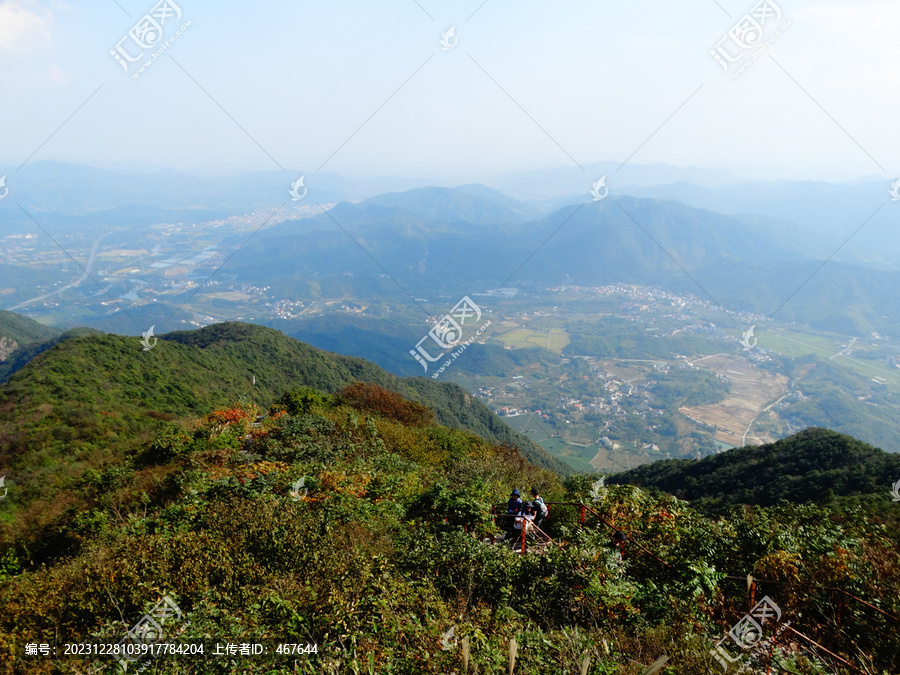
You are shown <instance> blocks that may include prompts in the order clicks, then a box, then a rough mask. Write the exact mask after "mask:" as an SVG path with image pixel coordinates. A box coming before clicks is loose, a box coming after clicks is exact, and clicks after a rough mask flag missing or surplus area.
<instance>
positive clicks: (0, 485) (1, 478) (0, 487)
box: [0, 474, 9, 499]
mask: <svg viewBox="0 0 900 675" xmlns="http://www.w3.org/2000/svg"><path fill="white" fill-rule="evenodd" d="M5 482H6V474H3V475H2V476H0V490H3V494H2V495H0V499H6V494H7V493H8V492H9V488H8V487H6V485H4V483H5Z"/></svg>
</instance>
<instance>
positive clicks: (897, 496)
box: [0, 480, 900, 502]
mask: <svg viewBox="0 0 900 675" xmlns="http://www.w3.org/2000/svg"><path fill="white" fill-rule="evenodd" d="M0 485H2V483H0ZM891 497H893V498H894V499H893V500H892V501H895V502H900V480H898V481H897V482H896V483H894V489H893V491H892V492H891Z"/></svg>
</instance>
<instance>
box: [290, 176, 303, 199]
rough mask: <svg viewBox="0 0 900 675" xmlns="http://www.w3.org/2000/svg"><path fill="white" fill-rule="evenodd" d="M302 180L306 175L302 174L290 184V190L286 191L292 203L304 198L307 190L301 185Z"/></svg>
mask: <svg viewBox="0 0 900 675" xmlns="http://www.w3.org/2000/svg"><path fill="white" fill-rule="evenodd" d="M304 178H306V174H303V175H302V176H300V178H298V179H297V180H295V181H294V182H293V183H291V189H290V190H288V192H289V193H290V195H291V201H292V202H299V201H300V200H301V199H303V198H304V197H305V196H306V192H307V190H306V186H305V185H304V184H303V179H304Z"/></svg>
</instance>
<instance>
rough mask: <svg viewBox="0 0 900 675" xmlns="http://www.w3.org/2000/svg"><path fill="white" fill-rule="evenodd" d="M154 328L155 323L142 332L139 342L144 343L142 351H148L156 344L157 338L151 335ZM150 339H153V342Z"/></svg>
mask: <svg viewBox="0 0 900 675" xmlns="http://www.w3.org/2000/svg"><path fill="white" fill-rule="evenodd" d="M154 328H156V324H153V325H152V326H150V328H148V329H147V331H146V332H145V333H142V335H143V337H142V338H141V344H142V345H144V348H143V349H142V350H141V351H142V352H149V351H150V350H151V349H153V348H154V347H155V346H156V343H157V342H159V339H158V338H155V337H153V329H154ZM150 340H153V342H152V343H151V342H150Z"/></svg>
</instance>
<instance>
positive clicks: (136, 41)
mask: <svg viewBox="0 0 900 675" xmlns="http://www.w3.org/2000/svg"><path fill="white" fill-rule="evenodd" d="M179 21H181V7H179V6H178V5H177V4H175V3H174V2H172V0H160V1H159V2H157V3H156V4H155V5H154V6H153V8H152V9H151V10H150V11H149V12H147V13H146V14H144V16H142V17H141V18H140V19H139V20H138V22H137V23H136V24H134V26H132V28H131V30H129V31H128V33H127V34H126V35H125V36H124V37H123V38H122V39H121V40H119V41H118V42H117V43H116V46H115V48H114V49H110V50H109V54H110V56H112V57H113V58H114V59H115V60H116V62H117V63H118V64H119V65H120V66H122V70H124V71H125V73H126V74H130V75H131V77H132V79H137V78H138V77H140V76H141V74H142V73H143V72H144V71H145V70H147V68H149V67H150V66H151V65H153V62H154V61H156V59H158V58H159V57H160V56H161V55H162V53H163V52H164V51H166V50H167V49H168V48H169V46H170V45H171V44H172V43H173V42H175V40H177V39H178V38H179V37H181V34H182V33H183V32H184V31H185V29H187V27H188V26H190V25H191V22H190V21H187V22H185V23H184V24H182V25H181V26H180V27H179V28H178V29H177V30H176V29H175V28H174V25H173V24H175V23H177V22H179ZM167 23H168V24H169V26H168V27H167V26H166V24H167ZM167 32H168V33H169V36H170V37H169V38H168V39H167V40H166V41H165V42H163V37H164V36H165V34H166V33H167ZM151 49H155V50H156V51H154V52H153V53H151V54H149V55H148V54H147V51H148V50H151ZM142 59H143V63H141V65H140V66H135V68H132V64H137V62H139V61H141V60H142ZM129 71H134V72H129Z"/></svg>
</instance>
